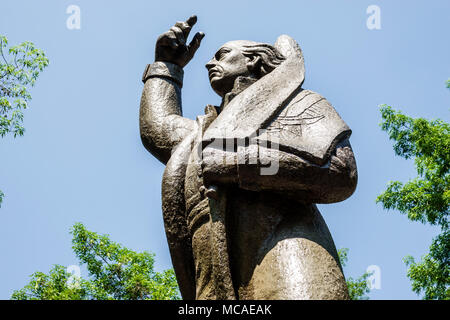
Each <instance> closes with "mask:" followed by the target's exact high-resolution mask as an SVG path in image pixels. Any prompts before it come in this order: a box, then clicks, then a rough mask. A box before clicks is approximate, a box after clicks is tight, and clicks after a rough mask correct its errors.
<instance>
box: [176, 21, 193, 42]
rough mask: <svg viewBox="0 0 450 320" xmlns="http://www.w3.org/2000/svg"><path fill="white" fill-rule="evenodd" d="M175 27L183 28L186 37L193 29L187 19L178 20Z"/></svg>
mask: <svg viewBox="0 0 450 320" xmlns="http://www.w3.org/2000/svg"><path fill="white" fill-rule="evenodd" d="M175 27H178V28H180V29H181V31H183V34H184V38H185V39H187V38H188V36H189V33H190V32H191V29H192V27H191V26H190V25H188V23H187V22H185V21H178V22H177V23H175Z"/></svg>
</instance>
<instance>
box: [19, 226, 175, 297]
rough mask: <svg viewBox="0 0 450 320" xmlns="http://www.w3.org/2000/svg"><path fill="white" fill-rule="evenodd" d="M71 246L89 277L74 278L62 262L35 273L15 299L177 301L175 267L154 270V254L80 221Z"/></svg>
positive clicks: (74, 229) (75, 227) (73, 228)
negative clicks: (141, 250) (140, 249)
mask: <svg viewBox="0 0 450 320" xmlns="http://www.w3.org/2000/svg"><path fill="white" fill-rule="evenodd" d="M71 234H72V236H73V239H72V245H73V246H72V249H73V250H74V252H75V255H76V256H77V258H78V259H79V261H80V263H81V264H85V265H86V267H87V270H88V273H89V277H88V279H83V278H81V277H80V278H74V276H73V275H72V274H70V273H68V272H67V270H66V268H65V267H63V266H61V265H55V266H54V267H53V269H51V270H50V273H49V274H44V273H42V272H36V273H34V274H33V275H32V276H31V281H30V282H29V284H27V285H26V286H25V287H24V288H23V289H21V290H17V291H14V293H13V294H12V297H11V299H13V300H92V299H93V300H178V299H180V297H179V292H178V285H177V281H176V278H175V274H174V272H173V270H172V269H169V270H165V271H163V272H155V271H154V270H153V268H154V254H151V253H148V252H142V253H136V252H134V251H132V250H130V249H127V248H125V247H123V246H121V245H120V244H118V243H115V242H113V241H111V240H110V239H109V237H108V236H107V235H99V234H97V233H95V232H92V231H89V230H87V229H86V228H85V227H84V226H83V225H82V224H81V223H77V224H75V225H74V226H73V227H72V230H71Z"/></svg>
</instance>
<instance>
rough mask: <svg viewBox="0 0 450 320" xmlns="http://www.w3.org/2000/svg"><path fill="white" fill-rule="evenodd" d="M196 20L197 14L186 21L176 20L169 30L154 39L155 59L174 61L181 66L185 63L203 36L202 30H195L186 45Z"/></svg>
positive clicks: (198, 45)
mask: <svg viewBox="0 0 450 320" xmlns="http://www.w3.org/2000/svg"><path fill="white" fill-rule="evenodd" d="M196 22H197V16H195V15H193V16H191V17H190V18H189V19H187V20H186V21H178V22H177V23H175V25H174V26H173V27H172V28H170V30H169V31H167V32H165V33H163V34H162V35H160V36H159V37H158V40H157V41H156V48H155V61H164V62H170V63H174V64H177V65H178V66H180V67H182V68H183V67H184V66H185V65H187V64H188V63H189V61H191V59H192V58H193V57H194V54H195V52H196V51H197V49H198V48H199V47H200V43H201V41H202V39H203V37H204V36H205V34H204V33H203V32H197V33H196V34H195V35H194V37H193V39H192V41H191V42H190V43H189V45H186V42H187V41H186V40H187V38H188V36H189V33H190V32H191V29H192V27H193V26H194V24H195V23H196Z"/></svg>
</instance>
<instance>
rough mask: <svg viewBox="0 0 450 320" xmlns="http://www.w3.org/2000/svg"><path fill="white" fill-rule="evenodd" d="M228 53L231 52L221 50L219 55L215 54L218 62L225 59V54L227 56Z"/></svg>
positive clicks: (218, 52)
mask: <svg viewBox="0 0 450 320" xmlns="http://www.w3.org/2000/svg"><path fill="white" fill-rule="evenodd" d="M228 52H230V51H229V50H228V49H225V48H224V49H220V50H219V51H217V53H216V54H215V56H214V57H215V58H216V60H217V61H219V60H221V59H223V57H224V56H225V54H227V53H228Z"/></svg>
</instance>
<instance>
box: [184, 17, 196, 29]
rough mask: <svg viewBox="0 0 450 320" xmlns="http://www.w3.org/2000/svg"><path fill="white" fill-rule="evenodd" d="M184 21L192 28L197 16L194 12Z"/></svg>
mask: <svg viewBox="0 0 450 320" xmlns="http://www.w3.org/2000/svg"><path fill="white" fill-rule="evenodd" d="M186 23H187V24H188V25H189V26H191V28H192V26H193V25H194V24H196V23H197V16H196V15H195V14H194V15H192V16H190V17H189V18H188V19H187V20H186Z"/></svg>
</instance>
